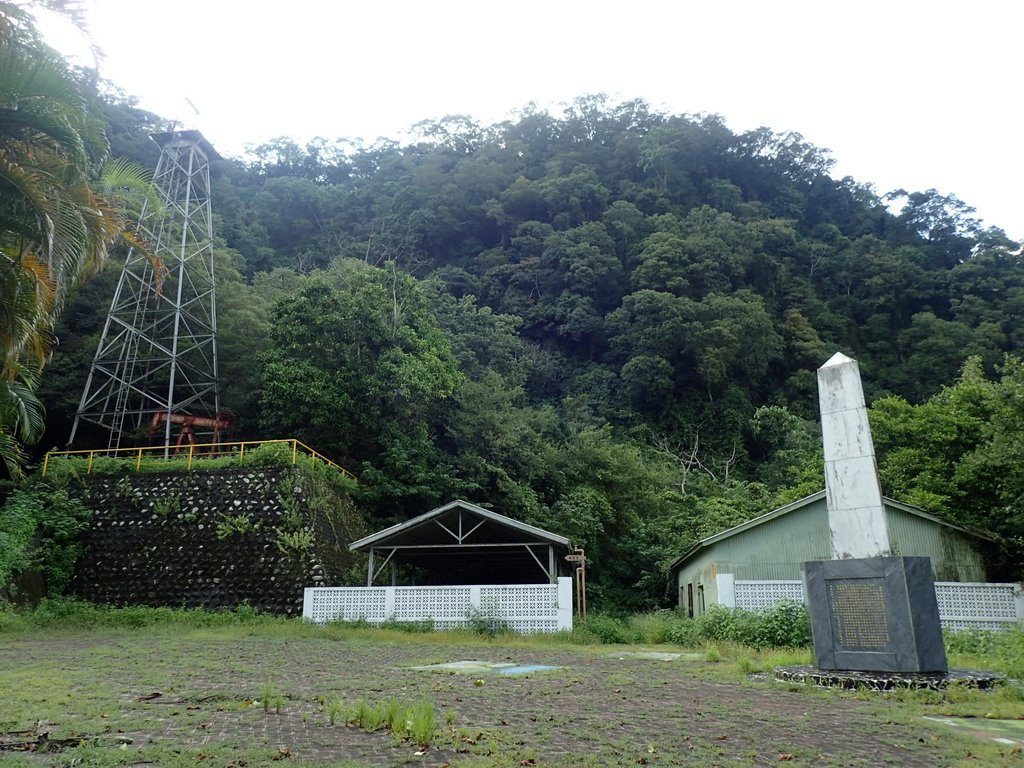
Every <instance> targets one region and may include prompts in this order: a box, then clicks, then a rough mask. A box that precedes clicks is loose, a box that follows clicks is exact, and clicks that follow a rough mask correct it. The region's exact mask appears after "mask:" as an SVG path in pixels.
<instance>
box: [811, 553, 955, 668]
mask: <svg viewBox="0 0 1024 768" xmlns="http://www.w3.org/2000/svg"><path fill="white" fill-rule="evenodd" d="M804 580H805V586H806V591H807V605H808V607H809V609H810V614H811V632H812V635H813V637H814V663H815V665H816V666H817V668H818V669H819V670H863V671H872V672H946V671H947V670H948V664H947V662H946V648H945V645H944V644H943V642H942V627H941V624H940V623H939V606H938V601H937V600H936V597H935V579H934V577H933V576H932V564H931V558H928V557H865V558H855V559H848V560H813V561H810V562H807V563H804Z"/></svg>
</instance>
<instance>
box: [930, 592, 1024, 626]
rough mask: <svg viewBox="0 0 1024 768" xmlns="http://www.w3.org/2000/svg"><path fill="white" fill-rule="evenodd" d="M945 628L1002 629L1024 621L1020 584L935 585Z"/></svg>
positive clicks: (1023, 604) (1023, 605) (1023, 602)
mask: <svg viewBox="0 0 1024 768" xmlns="http://www.w3.org/2000/svg"><path fill="white" fill-rule="evenodd" d="M935 596H936V597H937V598H938V600H939V616H940V617H941V619H942V627H943V629H1003V628H1004V627H1005V626H1006V625H1007V624H1012V623H1014V622H1015V621H1017V620H1019V619H1021V618H1024V600H1022V593H1021V588H1020V585H1019V584H979V583H967V582H964V583H957V582H941V583H936V584H935Z"/></svg>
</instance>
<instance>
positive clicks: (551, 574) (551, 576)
mask: <svg viewBox="0 0 1024 768" xmlns="http://www.w3.org/2000/svg"><path fill="white" fill-rule="evenodd" d="M548 583H550V584H557V583H558V574H557V573H555V548H554V547H553V546H552V545H551V544H548Z"/></svg>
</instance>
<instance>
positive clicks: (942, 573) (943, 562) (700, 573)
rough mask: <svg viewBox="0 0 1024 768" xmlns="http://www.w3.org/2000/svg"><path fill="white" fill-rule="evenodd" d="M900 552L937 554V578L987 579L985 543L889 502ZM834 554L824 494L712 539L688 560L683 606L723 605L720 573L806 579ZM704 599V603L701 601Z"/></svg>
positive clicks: (681, 574)
mask: <svg viewBox="0 0 1024 768" xmlns="http://www.w3.org/2000/svg"><path fill="white" fill-rule="evenodd" d="M886 512H887V518H888V524H889V535H890V539H891V543H892V546H893V549H894V550H895V552H894V554H898V555H917V556H928V557H931V558H932V562H933V564H934V567H935V577H936V580H937V581H985V580H986V578H985V569H984V566H983V561H982V553H981V550H980V546H979V545H978V544H976V543H975V542H974V540H972V539H970V538H968V537H967V536H965V535H963V534H961V533H960V532H959V531H956V530H955V529H952V528H948V527H946V526H943V525H940V524H939V523H935V522H932V521H930V520H927V519H925V518H922V517H919V516H917V515H913V514H910V513H908V512H904V511H903V510H901V509H897V508H895V507H891V506H888V505H886ZM831 556H832V551H831V544H830V541H829V530H828V507H827V505H826V502H825V499H824V497H822V498H820V499H816V500H814V501H812V502H809V503H808V504H806V505H805V506H803V507H800V508H798V509H794V510H793V511H791V512H789V513H787V514H785V515H782V516H780V517H777V518H775V519H774V520H768V521H767V522H765V523H762V524H761V525H758V526H756V527H754V528H751V529H749V530H746V531H741V532H739V533H737V534H735V535H733V536H730V537H729V538H727V539H723V540H721V541H717V542H714V543H711V544H709V545H707V546H706V547H704V548H703V549H701V550H700V551H699V552H697V553H696V554H695V555H694V556H693V557H692V558H691V559H690V560H688V561H687V562H685V563H683V565H682V567H680V568H679V570H678V572H677V574H676V576H677V582H676V583H677V596H678V603H677V604H678V606H679V608H680V609H681V610H683V611H688V610H689V607H690V595H691V594H692V595H693V614H694V615H697V614H700V613H703V611H704V610H705V609H706V608H707V607H708V606H710V605H714V604H716V603H718V587H717V584H716V576H717V575H718V574H720V573H731V574H733V576H734V577H735V578H736V579H738V580H771V581H774V580H791V579H802V578H803V564H804V563H805V562H806V561H808V560H828V559H830V558H831ZM701 597H703V605H702V601H701Z"/></svg>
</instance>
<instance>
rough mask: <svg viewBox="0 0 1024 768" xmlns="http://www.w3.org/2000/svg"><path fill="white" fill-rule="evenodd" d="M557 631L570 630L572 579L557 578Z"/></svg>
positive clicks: (565, 577)
mask: <svg viewBox="0 0 1024 768" xmlns="http://www.w3.org/2000/svg"><path fill="white" fill-rule="evenodd" d="M557 621H558V629H569V630H571V629H572V579H571V578H569V577H568V576H559V577H558V620H557Z"/></svg>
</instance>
